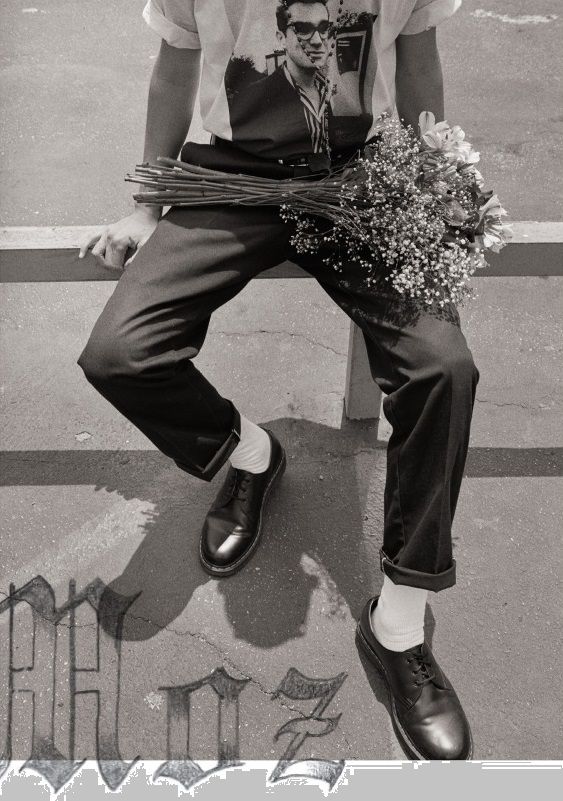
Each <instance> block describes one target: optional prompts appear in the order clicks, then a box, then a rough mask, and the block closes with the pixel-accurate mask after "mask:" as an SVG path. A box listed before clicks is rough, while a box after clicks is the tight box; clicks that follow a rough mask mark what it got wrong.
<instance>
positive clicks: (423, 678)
mask: <svg viewBox="0 0 563 801" xmlns="http://www.w3.org/2000/svg"><path fill="white" fill-rule="evenodd" d="M407 662H408V663H409V664H410V665H411V670H412V672H413V673H414V675H415V677H416V680H415V684H416V685H417V687H422V686H423V685H424V684H429V682H431V681H432V680H433V679H435V678H436V674H435V673H434V669H433V667H432V662H431V661H430V659H429V658H428V656H427V655H426V653H425V651H424V648H423V647H422V644H421V645H416V646H415V647H414V648H411V649H409V650H408V651H407Z"/></svg>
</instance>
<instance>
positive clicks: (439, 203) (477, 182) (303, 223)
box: [126, 112, 512, 306]
mask: <svg viewBox="0 0 563 801" xmlns="http://www.w3.org/2000/svg"><path fill="white" fill-rule="evenodd" d="M478 161H479V154H478V153H477V152H475V150H474V149H473V147H472V146H471V145H470V143H469V142H467V141H466V140H465V134H464V132H463V131H462V130H461V128H460V127H459V126H458V125H456V126H454V127H453V128H452V127H450V126H449V125H448V123H447V122H445V121H443V122H438V123H436V121H435V118H434V115H433V114H431V113H430V112H423V113H422V114H421V115H420V119H419V134H418V135H417V134H416V133H415V132H414V131H413V129H412V128H411V127H410V126H406V127H405V126H403V125H401V123H400V122H399V121H398V120H395V119H392V118H390V117H388V116H387V117H384V118H383V120H382V125H381V129H380V131H379V136H378V137H377V138H376V140H375V141H374V142H373V143H370V144H368V145H366V146H365V147H364V149H363V151H362V152H361V153H360V154H359V155H358V156H357V157H355V158H351V159H350V160H348V161H347V162H345V163H344V164H341V165H340V166H339V167H337V168H333V169H331V170H329V171H328V172H327V173H326V174H325V175H323V177H321V178H319V177H318V176H317V175H312V176H305V177H302V178H285V179H274V178H262V177H258V176H252V175H247V174H232V173H226V172H222V171H219V170H209V169H207V168H204V167H198V166H196V165H191V164H186V163H183V162H180V161H176V160H174V159H167V158H159V159H158V162H159V163H160V165H161V166H156V165H150V164H140V165H137V167H136V172H135V174H134V175H128V176H127V178H126V180H129V181H135V182H137V183H140V184H142V185H144V186H146V187H148V188H149V191H145V192H142V193H139V194H136V195H134V197H135V199H136V200H137V201H139V202H142V203H157V204H160V205H181V206H189V205H202V204H205V205H212V204H218V203H229V204H231V203H240V204H244V205H275V206H278V207H279V209H280V214H281V216H282V219H284V220H285V221H287V222H290V221H292V222H293V223H294V233H293V234H292V236H291V243H292V245H293V246H294V247H295V248H296V250H297V252H300V253H306V252H317V251H318V252H319V253H320V254H321V256H322V258H323V261H324V262H325V263H326V264H327V266H330V267H332V268H334V269H336V270H342V266H343V264H344V262H350V261H352V262H356V263H358V264H359V265H360V266H361V273H362V275H363V276H364V278H365V280H366V282H367V283H368V284H373V285H376V284H377V283H378V282H379V281H381V280H383V281H386V282H388V283H389V285H390V286H391V287H392V288H393V289H394V290H396V291H397V292H398V293H400V294H401V295H403V296H407V297H410V298H413V299H415V298H418V299H421V300H422V301H423V302H424V303H425V304H426V305H428V306H433V305H436V304H437V305H439V306H444V305H445V304H446V303H449V302H451V303H454V304H461V303H462V302H463V301H464V299H465V298H466V297H467V296H472V295H473V292H472V289H471V287H470V285H469V279H470V277H471V275H473V273H474V272H475V270H476V269H477V268H479V267H483V266H484V265H485V260H484V255H483V254H484V252H485V251H486V250H488V249H490V250H493V251H496V252H498V251H499V250H500V249H501V248H502V247H503V246H504V245H505V244H506V242H507V241H508V239H509V238H510V236H511V233H512V232H511V229H510V226H508V225H506V224H505V223H504V222H503V221H502V218H503V217H504V216H505V215H506V211H505V210H504V209H503V208H502V206H501V204H500V202H499V200H498V198H497V196H496V195H494V194H493V192H492V191H484V189H483V177H482V175H481V174H480V172H479V171H478V170H477V169H476V167H475V165H476V163H477V162H478ZM327 220H328V221H329V223H330V224H329V226H328V227H327V225H326V222H324V224H323V221H327Z"/></svg>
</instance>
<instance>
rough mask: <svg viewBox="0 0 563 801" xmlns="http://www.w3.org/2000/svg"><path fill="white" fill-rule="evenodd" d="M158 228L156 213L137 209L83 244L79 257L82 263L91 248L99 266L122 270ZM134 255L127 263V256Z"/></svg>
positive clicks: (146, 209)
mask: <svg viewBox="0 0 563 801" xmlns="http://www.w3.org/2000/svg"><path fill="white" fill-rule="evenodd" d="M157 225H158V215H157V213H156V212H155V210H151V209H148V208H146V207H145V208H142V207H139V208H137V209H135V211H134V212H133V213H132V214H129V215H128V216H127V217H123V219H121V220H119V221H118V222H116V223H112V225H108V226H107V227H106V228H103V229H102V230H101V231H100V232H99V233H97V234H94V236H91V237H90V238H89V239H86V240H84V242H82V244H81V245H80V251H79V253H78V257H79V258H80V259H82V258H83V257H84V256H85V254H86V253H87V251H88V250H90V248H92V255H93V256H94V257H95V258H96V261H97V262H98V264H101V265H102V266H104V267H111V268H114V269H119V270H122V269H123V267H125V266H126V265H127V264H129V262H130V261H131V260H132V259H133V258H134V257H135V256H136V254H137V251H138V250H139V248H141V247H142V246H143V245H144V244H145V242H146V241H147V239H148V238H149V237H150V236H151V234H152V233H153V231H154V230H155V228H156V226H157ZM130 251H134V252H133V253H132V254H131V255H130V257H129V258H128V259H127V260H126V256H127V253H128V252H130Z"/></svg>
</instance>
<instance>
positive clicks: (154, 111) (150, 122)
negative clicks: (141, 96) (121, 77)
mask: <svg viewBox="0 0 563 801" xmlns="http://www.w3.org/2000/svg"><path fill="white" fill-rule="evenodd" d="M194 99H195V86H194V81H193V79H192V80H189V76H186V81H185V83H182V82H178V81H170V80H168V79H167V78H166V77H163V76H162V75H161V74H160V71H159V69H158V62H157V64H156V65H155V69H154V71H153V74H152V77H151V82H150V86H149V92H148V101H147V119H146V126H145V144H144V149H143V161H145V162H150V163H151V164H156V159H157V157H158V156H168V157H169V158H174V159H175V158H178V155H179V152H180V149H181V147H182V145H183V144H184V142H185V139H186V136H187V133H188V130H189V127H190V122H191V119H192V114H193V107H194ZM143 189H146V188H145V187H142V186H141V187H140V191H143ZM135 206H136V207H137V208H143V210H146V211H150V212H151V213H154V216H155V217H159V216H160V214H161V211H162V208H161V207H160V206H152V205H151V206H149V205H146V204H140V203H135Z"/></svg>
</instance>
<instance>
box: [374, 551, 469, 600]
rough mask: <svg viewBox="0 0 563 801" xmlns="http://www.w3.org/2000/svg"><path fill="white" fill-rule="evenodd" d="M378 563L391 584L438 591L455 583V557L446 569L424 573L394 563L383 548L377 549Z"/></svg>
mask: <svg viewBox="0 0 563 801" xmlns="http://www.w3.org/2000/svg"><path fill="white" fill-rule="evenodd" d="M379 565H380V568H381V570H382V571H383V572H384V573H385V575H386V576H389V578H390V579H391V581H392V582H393V584H405V585H406V586H408V587H420V589H423V590H430V591H431V592H439V591H440V590H446V589H447V588H448V587H453V586H454V584H455V583H456V574H455V569H456V566H455V559H452V564H451V566H450V567H448V568H447V570H443V571H442V572H441V573H425V572H424V571H422V570H412V569H411V568H409V567H401V566H400V565H395V564H393V562H392V561H391V560H390V559H389V558H388V557H387V556H386V554H385V553H384V551H383V548H380V550H379Z"/></svg>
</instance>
